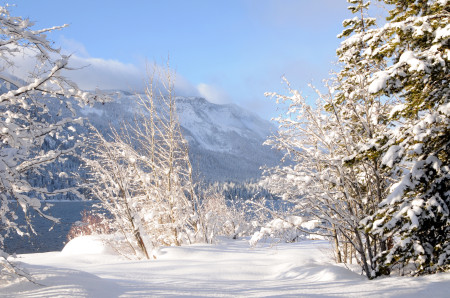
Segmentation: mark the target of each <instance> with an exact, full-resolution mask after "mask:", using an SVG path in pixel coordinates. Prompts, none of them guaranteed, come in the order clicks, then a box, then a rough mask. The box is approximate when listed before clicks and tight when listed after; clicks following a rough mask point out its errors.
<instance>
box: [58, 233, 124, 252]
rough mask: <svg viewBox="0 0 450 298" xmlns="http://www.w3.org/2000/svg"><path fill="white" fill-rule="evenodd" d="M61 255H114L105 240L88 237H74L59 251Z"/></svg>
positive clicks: (97, 237) (93, 236)
mask: <svg viewBox="0 0 450 298" xmlns="http://www.w3.org/2000/svg"><path fill="white" fill-rule="evenodd" d="M61 254H63V255H83V254H89V255H93V254H98V255H105V254H106V255H108V254H115V252H114V250H113V249H112V248H111V246H109V245H108V244H107V243H106V241H105V239H103V238H101V237H100V236H95V235H88V236H80V237H76V238H74V239H72V240H70V241H69V243H67V244H66V246H64V248H63V250H62V251H61Z"/></svg>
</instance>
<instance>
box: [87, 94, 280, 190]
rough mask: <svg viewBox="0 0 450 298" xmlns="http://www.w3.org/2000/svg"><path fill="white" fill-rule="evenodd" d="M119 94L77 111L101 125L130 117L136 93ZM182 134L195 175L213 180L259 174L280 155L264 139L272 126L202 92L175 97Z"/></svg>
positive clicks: (102, 128) (105, 126)
mask: <svg viewBox="0 0 450 298" xmlns="http://www.w3.org/2000/svg"><path fill="white" fill-rule="evenodd" d="M118 94H119V95H120V96H117V98H116V99H115V100H114V101H112V102H111V103H107V104H104V105H102V104H96V105H94V106H93V107H84V108H81V109H80V113H81V114H82V115H83V116H85V117H87V118H88V119H89V121H90V122H91V123H92V125H94V126H95V127H96V128H97V129H98V130H99V131H101V132H106V131H108V128H109V125H110V124H111V125H113V126H115V127H120V125H121V124H122V122H123V121H124V120H125V121H132V119H133V113H134V110H135V109H134V107H135V102H136V101H135V100H136V95H133V94H130V93H127V92H118ZM176 105H177V113H178V117H179V121H180V126H181V128H182V131H183V135H184V137H185V138H186V140H187V141H188V143H189V151H190V158H191V162H192V164H193V167H194V171H195V173H196V175H197V176H200V177H201V178H202V179H204V180H206V181H209V182H213V181H233V182H243V181H248V180H256V179H258V178H259V177H260V176H261V170H260V167H262V166H264V165H268V166H274V165H276V164H277V163H278V162H279V160H280V158H281V155H280V153H279V152H277V151H275V150H272V149H271V148H270V147H268V146H263V145H262V144H263V142H264V141H265V140H266V139H267V137H268V136H269V135H271V134H272V133H273V132H274V131H275V130H276V127H275V126H274V125H273V124H271V123H270V122H269V121H267V120H264V119H261V118H260V117H259V116H257V115H255V114H253V113H251V112H249V111H246V110H244V109H243V108H241V107H239V106H237V105H234V104H225V105H219V104H214V103H211V102H209V101H207V100H206V99H204V98H200V97H176Z"/></svg>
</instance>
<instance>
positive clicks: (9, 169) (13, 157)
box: [0, 5, 97, 278]
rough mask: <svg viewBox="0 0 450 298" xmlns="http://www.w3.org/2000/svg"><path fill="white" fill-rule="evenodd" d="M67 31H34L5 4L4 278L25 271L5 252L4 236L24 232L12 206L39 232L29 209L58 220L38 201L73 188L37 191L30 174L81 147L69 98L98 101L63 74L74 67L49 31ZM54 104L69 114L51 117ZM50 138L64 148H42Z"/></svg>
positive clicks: (0, 239)
mask: <svg viewBox="0 0 450 298" xmlns="http://www.w3.org/2000/svg"><path fill="white" fill-rule="evenodd" d="M63 27H65V26H60V27H52V28H46V29H33V23H32V22H31V21H30V20H28V19H23V18H22V17H16V16H11V15H10V11H9V7H8V6H7V5H6V6H0V69H1V72H0V275H1V276H2V277H5V278H6V277H8V276H10V275H11V274H12V275H14V274H16V273H20V272H16V271H15V269H14V267H13V266H12V265H11V263H10V262H8V260H7V258H8V255H7V254H6V253H4V252H3V251H2V247H3V243H4V240H5V238H4V237H5V236H7V235H8V233H9V232H11V231H15V232H17V233H19V234H22V235H23V234H25V231H24V229H23V228H22V227H19V226H18V224H17V223H16V219H17V214H15V212H14V211H13V208H10V206H11V204H17V205H18V206H19V208H18V210H22V211H23V212H24V214H25V217H26V218H27V222H28V228H29V229H28V230H30V231H31V232H34V230H33V228H32V225H31V223H30V221H29V218H28V216H27V215H28V213H29V212H30V210H33V212H36V213H38V214H39V215H41V216H43V217H46V218H48V219H49V220H53V221H55V222H57V221H58V220H57V219H56V218H53V217H51V216H48V215H46V213H45V212H44V211H43V209H44V207H43V206H41V202H40V200H39V199H44V198H46V197H48V196H49V195H52V194H56V193H64V192H67V191H70V189H60V190H53V191H48V190H47V189H46V188H43V187H34V186H33V185H32V184H31V183H30V182H29V181H28V176H29V175H30V174H31V173H32V174H33V175H40V174H43V173H45V170H46V166H47V165H48V164H50V163H52V162H54V161H55V160H57V159H59V158H62V157H64V156H66V155H68V154H71V152H73V151H74V150H75V148H76V147H77V146H78V145H79V143H77V142H76V141H72V142H67V139H65V137H67V133H63V131H70V130H75V129H74V127H73V125H74V124H75V123H80V122H81V119H79V118H78V119H75V118H74V117H73V115H72V116H71V115H70V112H73V109H72V108H71V102H69V101H67V98H69V97H70V98H74V99H75V100H76V102H78V103H79V104H87V103H89V102H92V101H94V100H96V99H97V98H96V96H95V95H92V94H89V93H86V92H81V91H80V90H79V89H78V88H77V86H76V84H75V83H73V82H71V81H70V80H68V79H67V78H66V77H64V75H63V71H64V70H69V69H70V68H69V67H68V62H69V57H68V56H65V55H62V54H61V53H60V50H59V49H56V48H54V47H53V45H52V42H51V41H49V40H48V39H47V37H46V33H48V32H51V31H54V30H59V29H61V28H63ZM24 61H26V63H29V64H31V65H30V66H31V67H30V68H29V69H30V72H29V73H23V69H24V65H23V63H22V62H24ZM50 104H52V105H60V106H61V108H62V109H65V110H68V111H69V113H68V112H66V113H65V115H67V114H69V115H68V116H64V115H54V114H52V112H51V111H50V109H49V105H50ZM50 136H51V137H54V138H60V139H61V141H62V143H63V145H62V146H61V147H58V148H56V149H54V150H42V147H41V146H42V144H43V142H44V140H45V139H46V138H48V137H50ZM53 174H56V175H58V174H60V175H62V176H65V175H66V174H65V173H53ZM72 190H73V191H76V190H75V189H72ZM20 274H22V273H20Z"/></svg>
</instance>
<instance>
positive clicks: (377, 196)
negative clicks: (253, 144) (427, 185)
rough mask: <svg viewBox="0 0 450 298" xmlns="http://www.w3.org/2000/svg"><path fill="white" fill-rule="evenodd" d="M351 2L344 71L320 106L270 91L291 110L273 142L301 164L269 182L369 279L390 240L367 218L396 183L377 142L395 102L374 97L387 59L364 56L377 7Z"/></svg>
mask: <svg viewBox="0 0 450 298" xmlns="http://www.w3.org/2000/svg"><path fill="white" fill-rule="evenodd" d="M348 2H349V3H350V4H351V6H350V7H349V9H350V10H351V12H352V13H354V14H355V17H354V18H352V19H349V20H345V21H344V22H343V25H344V27H345V28H344V31H343V32H342V34H340V35H339V37H341V38H344V40H343V42H342V43H341V46H340V47H339V48H338V50H337V54H338V58H339V63H340V64H339V65H340V66H341V70H340V71H339V72H338V73H336V74H335V76H334V78H333V79H332V80H330V83H329V86H328V90H329V92H328V93H327V94H322V93H321V92H320V91H319V90H316V93H317V95H318V101H317V102H316V103H315V107H314V106H313V105H309V104H308V103H307V101H306V100H305V99H304V98H303V97H302V96H301V94H300V93H299V92H298V91H296V90H293V89H291V88H290V87H289V91H290V93H291V95H290V96H281V95H278V94H271V95H272V96H275V97H277V101H289V102H290V107H289V109H288V111H287V113H286V115H285V116H283V117H280V118H278V119H277V121H278V122H280V124H281V125H280V130H279V132H278V135H277V136H275V137H274V138H272V140H271V141H269V143H270V144H272V145H275V146H276V147H277V148H279V149H282V150H287V152H288V153H289V155H290V156H291V159H293V160H294V161H295V165H294V166H288V167H283V168H276V169H272V170H271V171H269V173H270V175H269V176H268V177H267V179H266V182H268V183H269V186H271V189H272V190H278V191H277V193H278V194H280V195H283V194H284V197H286V198H294V203H295V204H296V206H297V207H296V209H297V210H299V211H300V212H303V214H308V215H314V216H315V217H317V218H318V219H319V220H320V221H321V222H323V223H325V225H324V226H323V227H324V228H325V229H326V230H328V236H329V237H331V238H332V239H333V240H334V243H335V246H336V256H337V260H338V261H341V259H342V255H344V256H345V255H348V254H347V247H348V244H350V246H351V247H353V248H354V250H355V251H356V252H357V257H358V262H359V263H360V264H361V266H362V268H363V270H364V272H365V273H366V275H367V277H368V278H373V277H374V275H375V273H374V271H375V269H376V268H377V264H376V260H375V259H374V256H375V255H376V254H377V253H378V252H379V251H380V250H383V249H384V248H385V246H386V243H385V241H380V239H379V238H378V237H377V236H374V235H371V234H369V233H368V232H367V231H365V230H364V228H363V227H362V226H361V221H362V220H363V219H365V218H366V217H367V216H370V215H373V214H374V213H375V212H376V211H377V208H378V204H379V203H380V202H381V201H383V200H384V198H385V197H386V194H387V189H388V186H389V184H390V182H389V180H388V177H387V175H386V173H385V171H383V170H382V166H381V161H382V160H381V157H380V153H379V152H378V151H379V149H380V147H381V144H379V143H377V142H376V140H375V138H376V137H377V136H382V135H385V134H386V133H387V132H388V131H389V128H388V121H387V120H388V113H389V111H390V107H391V101H390V100H389V99H388V98H381V97H379V96H377V95H376V94H372V93H370V92H369V82H370V81H369V80H370V78H371V76H372V75H373V74H374V73H375V72H376V71H378V70H381V69H383V68H384V61H368V60H366V59H365V58H364V54H365V53H366V51H368V50H369V45H368V43H367V36H368V32H370V30H372V28H373V27H374V26H375V19H373V18H370V17H369V16H368V14H367V10H368V7H369V4H370V3H369V2H364V1H362V0H349V1H348ZM297 212H298V211H297ZM302 222H303V221H302ZM299 229H301V227H299ZM350 259H351V258H350ZM343 261H345V260H343Z"/></svg>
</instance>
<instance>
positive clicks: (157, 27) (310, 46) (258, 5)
mask: <svg viewBox="0 0 450 298" xmlns="http://www.w3.org/2000/svg"><path fill="white" fill-rule="evenodd" d="M14 3H15V4H16V7H15V8H13V14H14V15H20V16H23V17H29V18H30V19H31V20H33V21H35V22H36V28H41V27H49V26H55V25H62V24H69V27H68V28H65V29H63V30H60V31H57V32H54V33H53V34H51V35H50V38H51V39H52V40H54V41H55V42H56V44H57V45H59V46H61V47H62V48H63V49H64V50H65V51H67V52H69V53H72V54H73V60H74V63H75V64H76V63H79V64H80V65H87V64H89V65H90V66H89V67H88V68H87V69H83V70H82V71H80V72H79V74H78V75H74V79H75V80H76V81H78V83H79V85H80V87H82V88H88V89H89V88H94V87H100V88H114V87H117V88H121V89H134V90H137V89H139V88H140V86H142V82H143V79H144V76H145V71H144V69H145V61H150V62H153V61H156V62H157V63H161V62H164V60H165V59H166V58H167V56H168V55H170V65H171V67H172V68H174V69H175V70H176V72H177V82H178V83H177V84H178V89H177V90H178V93H179V95H202V96H204V97H207V99H208V100H210V101H212V102H216V103H236V104H238V105H241V106H243V107H245V108H247V109H249V110H252V111H254V112H256V113H258V114H260V115H261V116H262V117H264V118H270V117H271V116H275V115H276V113H277V112H276V111H275V105H274V104H273V103H272V102H271V101H270V100H269V99H267V98H265V97H264V92H266V91H280V92H283V90H284V89H283V86H282V85H281V76H282V75H285V76H286V77H287V78H288V79H289V80H290V81H291V83H292V84H293V86H294V87H298V88H300V89H307V87H306V85H307V84H308V83H311V82H312V83H314V84H315V85H320V84H321V80H322V79H324V78H326V77H327V75H328V72H329V70H330V69H331V68H332V67H333V65H332V63H333V62H334V61H335V60H336V56H335V49H336V48H337V46H338V45H339V40H338V39H337V38H336V35H337V34H338V33H340V32H341V29H342V28H341V24H342V20H343V19H345V18H348V17H349V16H350V13H349V12H348V11H347V9H346V7H347V6H348V4H347V2H346V1H344V0H240V1H238V0H226V1H225V0H222V1H219V0H217V1H215V0H209V1H207V0H164V1H163V0H160V1H156V0H149V1H144V0H142V1H138V0H134V1H133V0H129V1H116V0H109V1H103V0H95V1H94V0H90V1H85V0H77V1H61V0H40V1H36V0H17V1H15V2H14ZM304 93H305V94H309V91H307V90H305V92H304Z"/></svg>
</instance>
